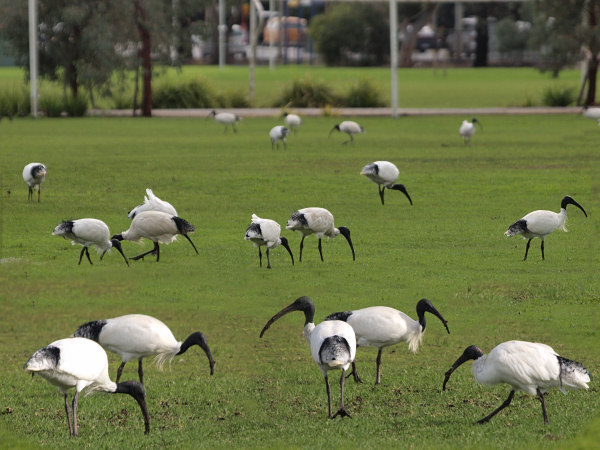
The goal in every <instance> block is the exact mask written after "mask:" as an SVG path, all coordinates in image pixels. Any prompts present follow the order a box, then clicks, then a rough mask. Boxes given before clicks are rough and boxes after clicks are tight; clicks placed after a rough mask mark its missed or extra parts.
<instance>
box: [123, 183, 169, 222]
mask: <svg viewBox="0 0 600 450" xmlns="http://www.w3.org/2000/svg"><path fill="white" fill-rule="evenodd" d="M144 211H161V212H164V213H167V214H171V215H172V216H176V215H177V210H176V209H175V208H174V207H173V205H171V204H170V203H169V202H165V201H164V200H161V199H160V198H158V197H157V196H156V195H154V193H153V192H152V189H146V195H145V196H144V203H142V204H141V205H138V206H136V207H135V208H133V209H132V210H131V211H129V214H128V215H127V217H129V218H130V219H132V220H133V219H134V218H135V216H136V215H137V214H139V213H141V212H144Z"/></svg>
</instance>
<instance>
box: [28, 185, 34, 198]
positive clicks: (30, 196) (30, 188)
mask: <svg viewBox="0 0 600 450" xmlns="http://www.w3.org/2000/svg"><path fill="white" fill-rule="evenodd" d="M31 200H33V189H32V187H31V186H29V193H28V194H27V201H28V202H30V201H31Z"/></svg>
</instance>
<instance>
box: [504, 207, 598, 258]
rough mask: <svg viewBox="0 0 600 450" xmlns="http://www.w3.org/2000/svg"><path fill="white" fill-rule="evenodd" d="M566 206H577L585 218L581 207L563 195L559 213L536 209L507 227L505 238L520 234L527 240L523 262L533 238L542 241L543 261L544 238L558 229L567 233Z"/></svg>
mask: <svg viewBox="0 0 600 450" xmlns="http://www.w3.org/2000/svg"><path fill="white" fill-rule="evenodd" d="M567 205H575V206H577V207H578V208H579V209H581V210H582V211H583V214H585V217H587V213H586V212H585V209H583V207H582V206H581V205H580V204H579V203H577V202H576V201H575V200H574V199H573V198H572V197H569V196H568V195H565V196H564V197H563V199H562V200H561V202H560V212H559V213H555V212H554V211H546V210H543V209H538V210H537V211H533V212H530V213H529V214H527V215H526V216H524V217H523V218H522V219H519V220H517V221H516V222H515V223H513V224H512V225H511V226H510V227H508V230H506V231H505V232H504V235H505V236H516V235H518V234H520V235H521V236H523V238H524V239H529V240H528V241H527V246H526V247H525V258H523V261H526V260H527V252H529V245H530V244H531V240H532V239H533V238H540V239H541V240H542V260H543V259H544V240H545V239H546V236H548V235H549V234H550V233H552V232H553V231H554V230H556V229H557V228H560V229H561V230H562V231H567V229H566V228H565V222H566V221H567Z"/></svg>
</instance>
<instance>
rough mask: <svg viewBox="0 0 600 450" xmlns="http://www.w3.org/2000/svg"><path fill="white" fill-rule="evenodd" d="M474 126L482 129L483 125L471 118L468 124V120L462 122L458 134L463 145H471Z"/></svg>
mask: <svg viewBox="0 0 600 450" xmlns="http://www.w3.org/2000/svg"><path fill="white" fill-rule="evenodd" d="M475 124H477V125H479V126H480V127H481V128H482V129H483V125H481V122H480V121H479V120H477V119H476V118H473V119H472V120H471V121H470V122H469V121H468V120H463V122H462V124H461V126H460V128H459V130H458V133H459V134H460V137H462V138H463V141H464V142H465V144H468V145H471V138H472V137H473V135H474V134H475Z"/></svg>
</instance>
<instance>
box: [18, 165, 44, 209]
mask: <svg viewBox="0 0 600 450" xmlns="http://www.w3.org/2000/svg"><path fill="white" fill-rule="evenodd" d="M47 173H48V171H47V169H46V166H45V165H43V164H42V163H37V162H34V163H30V164H27V165H26V166H25V167H24V168H23V180H25V183H27V185H28V186H29V194H28V195H27V200H30V201H31V200H33V190H34V188H35V187H36V186H37V191H38V203H39V201H40V194H41V190H42V183H43V182H44V180H45V179H46V174H47Z"/></svg>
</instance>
